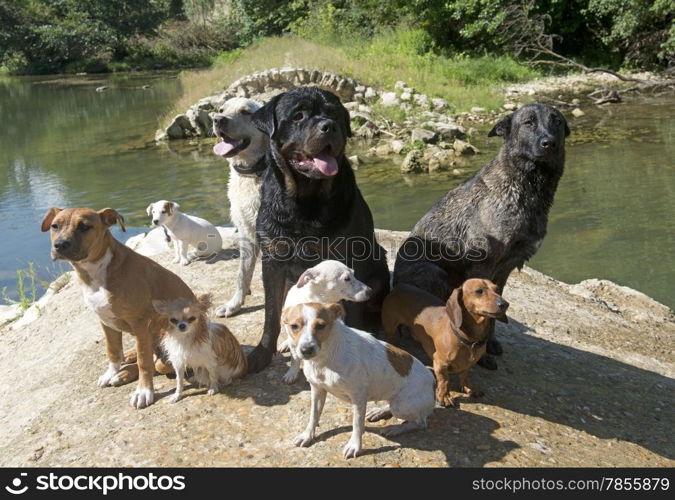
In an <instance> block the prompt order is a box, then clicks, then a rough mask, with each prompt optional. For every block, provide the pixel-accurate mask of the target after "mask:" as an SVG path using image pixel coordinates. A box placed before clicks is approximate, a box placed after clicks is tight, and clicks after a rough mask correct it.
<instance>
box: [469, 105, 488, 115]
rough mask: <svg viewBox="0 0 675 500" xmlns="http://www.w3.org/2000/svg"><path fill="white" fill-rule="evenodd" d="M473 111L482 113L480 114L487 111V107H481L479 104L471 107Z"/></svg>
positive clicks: (478, 113) (477, 113) (476, 113)
mask: <svg viewBox="0 0 675 500" xmlns="http://www.w3.org/2000/svg"><path fill="white" fill-rule="evenodd" d="M471 112H472V113H473V114H475V115H480V114H483V113H485V108H481V107H479V106H474V107H473V108H471Z"/></svg>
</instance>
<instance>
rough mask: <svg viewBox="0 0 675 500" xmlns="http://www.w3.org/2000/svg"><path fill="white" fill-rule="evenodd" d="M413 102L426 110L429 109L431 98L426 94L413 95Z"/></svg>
mask: <svg viewBox="0 0 675 500" xmlns="http://www.w3.org/2000/svg"><path fill="white" fill-rule="evenodd" d="M413 102H414V103H415V106H418V107H420V108H425V109H426V108H428V107H429V98H428V97H427V96H426V95H424V94H415V95H413Z"/></svg>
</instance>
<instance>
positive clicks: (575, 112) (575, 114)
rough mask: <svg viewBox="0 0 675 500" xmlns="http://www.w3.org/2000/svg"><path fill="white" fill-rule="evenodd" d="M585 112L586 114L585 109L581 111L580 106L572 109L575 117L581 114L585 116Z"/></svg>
mask: <svg viewBox="0 0 675 500" xmlns="http://www.w3.org/2000/svg"><path fill="white" fill-rule="evenodd" d="M585 114H586V113H584V112H583V111H581V110H580V109H579V108H574V109H573V110H572V116H574V117H575V118H579V117H580V116H584V115H585Z"/></svg>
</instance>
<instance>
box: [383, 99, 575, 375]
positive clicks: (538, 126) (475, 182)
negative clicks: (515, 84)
mask: <svg viewBox="0 0 675 500" xmlns="http://www.w3.org/2000/svg"><path fill="white" fill-rule="evenodd" d="M569 133H570V131H569V128H568V127H567V123H566V121H565V118H564V117H563V115H562V114H561V113H560V112H559V111H558V110H556V109H555V108H553V107H551V106H548V105H546V104H528V105H526V106H523V107H522V108H520V109H519V110H518V111H516V112H514V113H512V114H510V115H508V116H506V117H505V118H503V119H502V120H500V121H499V122H498V123H497V124H496V125H495V126H494V128H493V129H492V130H491V131H490V133H489V134H488V136H499V137H502V138H503V139H504V144H503V146H502V147H501V149H500V150H499V153H498V154H497V157H496V158H495V159H494V160H492V161H491V162H489V163H488V164H487V165H485V166H483V167H482V168H481V169H480V171H478V173H477V174H476V175H474V176H473V177H471V178H470V179H468V180H467V181H465V182H463V183H462V184H460V185H459V186H457V187H456V188H455V189H453V190H452V191H450V192H449V193H447V194H446V195H445V196H444V197H443V198H442V199H441V200H439V201H438V202H437V203H436V204H435V205H434V206H433V207H431V209H430V210H429V211H428V212H427V213H426V215H425V216H424V217H422V219H421V220H420V221H419V222H418V223H417V224H416V225H415V227H414V228H413V230H412V232H411V233H410V236H409V238H408V239H407V240H406V241H405V242H404V244H403V245H402V246H401V248H400V249H399V251H398V255H397V258H396V265H395V268H394V284H395V285H396V284H398V283H406V284H409V285H414V286H416V287H418V288H421V289H422V290H426V291H427V292H430V293H431V294H433V295H435V296H437V297H438V298H440V299H441V300H443V301H446V300H447V299H448V297H449V296H450V293H451V292H452V290H453V289H455V288H457V287H458V286H460V285H461V284H462V283H463V282H464V281H465V280H467V279H469V278H484V279H489V280H492V281H493V282H494V283H496V284H497V287H498V290H497V291H498V293H499V294H501V293H502V291H503V289H504V286H505V285H506V280H507V279H508V277H509V274H511V271H513V269H515V268H519V269H520V268H522V266H523V264H524V263H525V261H527V260H528V259H530V258H531V257H532V256H533V255H534V254H535V253H536V252H537V250H538V249H539V246H540V245H541V242H542V240H543V238H544V236H545V235H546V224H547V221H548V212H549V210H550V208H551V205H552V204H553V197H554V195H555V191H556V188H557V187H558V181H559V180H560V177H561V176H562V173H563V167H564V163H565V137H567V136H568V135H569ZM491 322H492V325H491V330H492V331H494V320H491ZM487 351H488V353H490V354H501V346H500V345H499V344H498V343H497V342H496V341H495V340H494V339H493V340H491V341H490V342H489V343H488V347H487ZM480 364H481V365H482V366H485V367H486V368H491V369H496V367H497V365H496V362H495V361H494V358H491V357H489V356H484V357H483V359H482V360H481V363H480Z"/></svg>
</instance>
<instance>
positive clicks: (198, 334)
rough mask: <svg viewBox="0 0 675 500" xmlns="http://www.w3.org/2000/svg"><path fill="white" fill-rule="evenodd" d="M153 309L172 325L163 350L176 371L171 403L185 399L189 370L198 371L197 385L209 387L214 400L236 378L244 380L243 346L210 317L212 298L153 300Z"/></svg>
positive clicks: (168, 327) (168, 330) (165, 336)
mask: <svg viewBox="0 0 675 500" xmlns="http://www.w3.org/2000/svg"><path fill="white" fill-rule="evenodd" d="M152 305H153V307H154V308H155V310H156V311H157V312H158V313H159V314H160V315H162V316H163V317H164V318H165V319H166V320H167V321H168V323H167V325H168V326H167V329H166V334H165V335H164V337H163V339H162V347H163V348H164V350H165V351H166V354H167V356H168V358H169V360H170V361H171V364H172V365H173V367H174V369H175V371H176V392H175V393H174V395H173V396H172V397H171V399H170V400H169V401H171V402H172V403H175V402H177V401H179V400H180V399H181V398H182V396H183V386H184V385H185V370H186V369H187V368H192V369H193V370H194V378H195V381H196V382H198V383H199V384H200V385H205V386H208V388H209V389H208V392H207V394H209V395H211V396H212V395H214V394H217V393H218V391H219V390H220V388H221V387H222V386H225V385H228V384H230V382H232V379H233V378H238V377H242V376H244V374H245V373H246V367H247V365H246V356H245V355H244V351H243V350H242V349H241V345H240V344H239V342H238V341H237V339H236V338H235V336H234V335H232V332H230V330H228V328H227V327H226V326H225V325H222V324H220V323H216V322H212V321H209V319H208V317H207V316H206V312H207V311H208V309H209V307H211V296H210V295H208V294H207V295H202V296H200V297H198V299H197V302H189V301H187V300H185V299H177V300H173V301H170V302H167V301H162V300H153V301H152Z"/></svg>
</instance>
